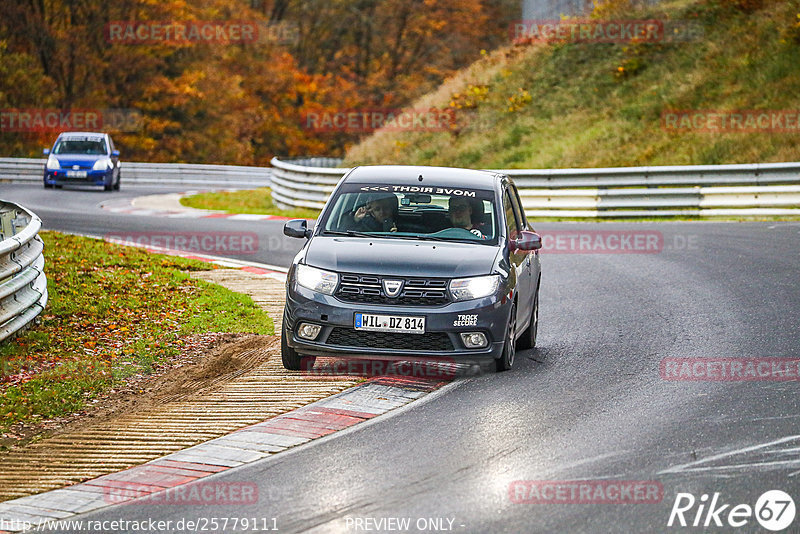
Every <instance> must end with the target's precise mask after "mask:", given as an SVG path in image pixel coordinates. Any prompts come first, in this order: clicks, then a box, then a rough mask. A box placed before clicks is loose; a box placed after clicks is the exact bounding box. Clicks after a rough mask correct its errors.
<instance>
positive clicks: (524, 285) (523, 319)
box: [503, 184, 533, 332]
mask: <svg viewBox="0 0 800 534" xmlns="http://www.w3.org/2000/svg"><path fill="white" fill-rule="evenodd" d="M512 187H513V186H512V185H510V184H509V185H507V186H506V187H504V188H503V212H504V213H505V217H504V218H505V225H506V239H508V245H507V246H508V251H509V252H508V261H509V263H510V264H511V268H512V269H514V272H515V274H516V289H515V290H516V292H517V321H518V322H517V332H521V331H522V330H524V329H525V328H526V327H527V325H528V321H529V320H530V316H531V312H532V311H533V301H532V299H531V275H530V254H529V253H528V251H526V250H517V249H516V247H515V246H514V245H513V242H514V241H516V240H517V238H518V237H519V233H520V231H521V230H522V229H523V226H522V221H521V219H520V213H519V208H518V207H515V200H516V199H515V197H516V195H515V193H514V190H513V189H512Z"/></svg>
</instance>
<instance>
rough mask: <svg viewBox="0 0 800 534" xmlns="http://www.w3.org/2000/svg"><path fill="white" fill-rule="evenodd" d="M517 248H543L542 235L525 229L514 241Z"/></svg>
mask: <svg viewBox="0 0 800 534" xmlns="http://www.w3.org/2000/svg"><path fill="white" fill-rule="evenodd" d="M514 245H515V248H516V250H539V249H540V248H542V236H540V235H539V234H537V233H536V232H529V231H527V230H523V231H521V232H520V233H519V236H518V237H517V239H516V240H515V241H514Z"/></svg>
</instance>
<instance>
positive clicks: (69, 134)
mask: <svg viewBox="0 0 800 534" xmlns="http://www.w3.org/2000/svg"><path fill="white" fill-rule="evenodd" d="M106 135H107V134H105V133H103V132H63V133H62V134H61V135H59V136H58V137H105V136H106Z"/></svg>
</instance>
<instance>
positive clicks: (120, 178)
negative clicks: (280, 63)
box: [114, 174, 122, 191]
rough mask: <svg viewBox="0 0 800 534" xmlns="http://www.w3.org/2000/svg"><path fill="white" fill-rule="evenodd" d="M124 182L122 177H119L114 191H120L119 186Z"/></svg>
mask: <svg viewBox="0 0 800 534" xmlns="http://www.w3.org/2000/svg"><path fill="white" fill-rule="evenodd" d="M121 181H122V175H119V174H118V175H117V183H115V184H114V191H119V184H120V182H121Z"/></svg>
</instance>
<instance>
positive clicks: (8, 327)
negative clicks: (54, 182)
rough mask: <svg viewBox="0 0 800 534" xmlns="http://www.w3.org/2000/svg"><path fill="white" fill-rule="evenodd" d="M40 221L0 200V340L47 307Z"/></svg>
mask: <svg viewBox="0 0 800 534" xmlns="http://www.w3.org/2000/svg"><path fill="white" fill-rule="evenodd" d="M41 227H42V221H41V219H39V217H37V216H36V215H35V214H34V213H32V212H30V211H28V210H27V209H25V208H23V207H22V206H19V205H17V204H14V203H12V202H6V201H2V200H0V239H2V241H0V341H2V340H4V339H6V338H8V337H10V336H11V335H13V334H14V333H16V332H18V331H19V330H21V329H22V328H24V327H25V326H27V325H28V324H29V323H30V322H31V321H33V320H34V319H35V318H36V317H37V316H38V315H39V314H40V313H41V312H42V310H43V309H44V307H45V306H46V305H47V278H46V277H45V274H44V256H43V255H42V251H43V250H44V244H43V243H42V240H41V239H40V238H39V236H38V233H39V229H40V228H41Z"/></svg>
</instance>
